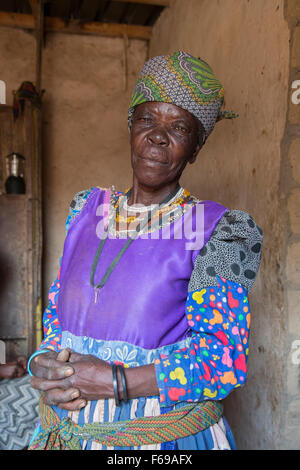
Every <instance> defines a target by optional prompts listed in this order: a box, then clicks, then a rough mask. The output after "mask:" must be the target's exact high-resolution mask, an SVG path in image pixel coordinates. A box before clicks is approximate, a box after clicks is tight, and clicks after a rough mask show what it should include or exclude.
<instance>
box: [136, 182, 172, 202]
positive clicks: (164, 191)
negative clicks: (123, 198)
mask: <svg viewBox="0 0 300 470" xmlns="http://www.w3.org/2000/svg"><path fill="white" fill-rule="evenodd" d="M176 188H177V190H178V189H179V183H178V182H177V181H175V182H173V183H170V184H169V185H166V186H163V187H162V188H149V187H144V186H142V185H139V184H133V186H132V191H131V194H130V197H129V199H128V205H129V206H131V205H136V204H141V205H143V206H151V205H153V204H159V203H161V202H162V201H163V200H164V199H165V198H166V197H167V196H168V195H169V194H171V193H172V192H174V191H175V190H176Z"/></svg>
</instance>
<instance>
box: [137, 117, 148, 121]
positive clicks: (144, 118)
mask: <svg viewBox="0 0 300 470" xmlns="http://www.w3.org/2000/svg"><path fill="white" fill-rule="evenodd" d="M137 120H138V121H139V122H150V121H151V118H149V117H146V116H141V117H139V118H138V119H137Z"/></svg>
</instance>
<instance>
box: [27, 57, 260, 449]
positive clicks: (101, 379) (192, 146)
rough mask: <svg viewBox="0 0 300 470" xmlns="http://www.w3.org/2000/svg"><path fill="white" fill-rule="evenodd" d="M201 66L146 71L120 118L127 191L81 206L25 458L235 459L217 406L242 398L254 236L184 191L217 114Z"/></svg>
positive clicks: (175, 61) (48, 319)
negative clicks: (148, 452)
mask: <svg viewBox="0 0 300 470" xmlns="http://www.w3.org/2000/svg"><path fill="white" fill-rule="evenodd" d="M222 104H223V88H222V85H221V84H220V83H219V82H218V81H217V79H216V78H215V76H214V74H213V72H212V70H211V68H210V67H209V65H208V64H207V63H206V62H204V61H202V60H200V59H196V58H194V57H192V56H191V55H189V54H187V53H184V52H182V51H180V52H176V53H174V54H173V55H169V56H159V57H154V58H152V59H150V60H149V61H148V62H147V63H146V64H145V65H144V67H143V70H142V72H141V74H140V76H139V78H138V80H137V84H136V87H135V90H134V93H133V96H132V100H131V103H130V108H129V128H130V139H131V164H132V168H133V183H132V187H131V188H130V189H129V190H128V191H126V192H125V193H122V192H118V191H116V190H115V189H114V188H110V189H103V188H99V187H95V188H92V189H90V190H87V191H82V192H80V193H78V194H77V195H76V196H75V198H74V199H73V201H72V203H71V207H70V213H69V216H68V219H67V224H66V231H67V236H66V240H65V244H64V251H63V256H62V259H61V266H60V272H59V275H58V278H57V279H56V280H55V282H54V283H53V285H52V287H51V289H50V294H49V305H48V307H47V308H46V311H45V313H44V332H45V338H44V340H43V342H42V344H41V345H40V347H39V348H38V350H37V352H36V353H34V354H33V356H32V357H31V359H30V363H29V372H30V373H31V374H32V375H33V377H32V379H31V380H32V386H33V387H34V388H36V389H39V390H41V391H42V392H43V393H42V395H41V402H40V417H41V423H40V425H39V427H38V428H37V429H36V432H35V433H34V436H33V439H32V442H31V446H30V449H56V448H58V449H165V450H166V449H179V450H183V449H189V450H191V449H234V448H235V443H234V439H233V436H232V433H231V431H230V428H229V425H228V423H227V421H226V419H225V417H224V416H223V412H222V400H223V399H224V398H225V397H226V396H227V395H228V394H229V393H230V392H232V391H233V390H234V389H236V388H238V387H240V386H242V385H244V383H245V381H246V373H247V368H246V364H247V356H248V342H249V324H250V309H249V301H248V292H249V290H250V289H251V287H252V285H253V282H254V279H255V277H256V274H257V271H258V267H259V263H260V257H261V247H262V232H261V229H260V228H259V227H258V226H257V225H256V223H255V222H254V220H253V219H252V218H251V217H250V216H249V215H248V214H247V213H245V212H242V211H240V210H230V209H228V208H226V207H224V206H223V205H221V204H219V203H217V202H213V201H207V200H205V201H203V200H198V199H197V198H196V197H194V196H192V195H191V194H190V192H189V191H188V190H186V189H184V188H182V187H181V186H180V184H179V180H180V177H181V174H182V172H183V170H184V169H185V167H186V165H187V164H192V163H193V162H195V160H196V157H197V154H198V152H199V150H200V149H201V147H202V146H203V144H204V143H205V141H206V139H207V138H208V136H209V134H210V133H211V132H212V130H213V128H214V125H215V123H216V122H217V121H218V120H219V119H221V118H231V117H235V115H234V114H233V113H226V112H221V106H222Z"/></svg>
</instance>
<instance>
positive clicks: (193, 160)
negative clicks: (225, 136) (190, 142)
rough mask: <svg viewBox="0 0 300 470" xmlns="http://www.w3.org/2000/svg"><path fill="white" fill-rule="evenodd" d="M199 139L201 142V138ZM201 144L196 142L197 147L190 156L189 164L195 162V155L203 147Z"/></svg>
mask: <svg viewBox="0 0 300 470" xmlns="http://www.w3.org/2000/svg"><path fill="white" fill-rule="evenodd" d="M200 139H201V142H202V136H200ZM201 142H199V141H198V143H197V145H196V146H195V150H194V152H193V154H192V156H191V158H190V160H189V163H190V164H192V163H194V162H195V161H196V158H197V155H198V153H199V152H200V150H201V149H202V147H203V142H202V143H201Z"/></svg>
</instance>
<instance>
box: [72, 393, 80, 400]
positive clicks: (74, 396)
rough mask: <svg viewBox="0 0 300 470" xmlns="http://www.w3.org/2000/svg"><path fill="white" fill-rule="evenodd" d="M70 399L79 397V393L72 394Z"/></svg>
mask: <svg viewBox="0 0 300 470" xmlns="http://www.w3.org/2000/svg"><path fill="white" fill-rule="evenodd" d="M71 397H72V399H74V398H77V397H79V392H73V393H72V395H71Z"/></svg>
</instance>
